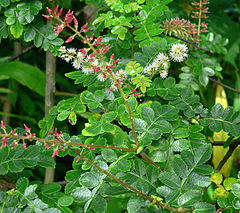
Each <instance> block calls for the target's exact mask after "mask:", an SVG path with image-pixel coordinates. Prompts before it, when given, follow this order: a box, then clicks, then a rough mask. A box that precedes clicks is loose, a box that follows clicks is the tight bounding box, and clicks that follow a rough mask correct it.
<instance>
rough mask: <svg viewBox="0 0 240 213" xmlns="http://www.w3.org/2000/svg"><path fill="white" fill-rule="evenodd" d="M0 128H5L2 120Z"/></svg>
mask: <svg viewBox="0 0 240 213" xmlns="http://www.w3.org/2000/svg"><path fill="white" fill-rule="evenodd" d="M1 128H2V129H6V127H5V124H4V121H3V120H1Z"/></svg>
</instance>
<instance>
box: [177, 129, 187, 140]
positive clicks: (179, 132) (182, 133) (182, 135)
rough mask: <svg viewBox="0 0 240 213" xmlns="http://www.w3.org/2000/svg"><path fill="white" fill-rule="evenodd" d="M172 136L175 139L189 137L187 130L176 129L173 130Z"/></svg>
mask: <svg viewBox="0 0 240 213" xmlns="http://www.w3.org/2000/svg"><path fill="white" fill-rule="evenodd" d="M173 136H174V138H176V139H179V138H186V137H188V136H189V133H188V129H187V128H177V129H175V130H173Z"/></svg>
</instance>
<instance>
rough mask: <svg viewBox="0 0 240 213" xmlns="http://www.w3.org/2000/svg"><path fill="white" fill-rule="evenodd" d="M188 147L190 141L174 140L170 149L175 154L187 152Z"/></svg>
mask: <svg viewBox="0 0 240 213" xmlns="http://www.w3.org/2000/svg"><path fill="white" fill-rule="evenodd" d="M189 147H190V141H189V140H186V139H178V140H175V141H174V142H173V144H172V149H173V151H175V152H182V151H183V150H188V148H189Z"/></svg>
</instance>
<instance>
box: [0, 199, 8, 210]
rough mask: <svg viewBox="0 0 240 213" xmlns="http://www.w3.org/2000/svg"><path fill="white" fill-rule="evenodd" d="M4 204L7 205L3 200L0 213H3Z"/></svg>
mask: <svg viewBox="0 0 240 213" xmlns="http://www.w3.org/2000/svg"><path fill="white" fill-rule="evenodd" d="M6 203H7V199H5V200H4V201H3V205H2V208H1V213H3V210H4V206H5V205H6Z"/></svg>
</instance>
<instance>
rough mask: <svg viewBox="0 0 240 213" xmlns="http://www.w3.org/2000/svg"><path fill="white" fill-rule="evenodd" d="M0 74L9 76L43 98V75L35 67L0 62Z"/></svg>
mask: <svg viewBox="0 0 240 213" xmlns="http://www.w3.org/2000/svg"><path fill="white" fill-rule="evenodd" d="M0 74H2V75H6V76H9V77H10V78H13V79H15V80H16V81H18V82H19V83H21V84H23V85H25V86H27V87H28V88H29V89H32V90H34V91H36V92H37V93H38V94H40V95H42V96H44V93H45V74H44V73H43V72H42V71H41V70H39V69H38V68H37V67H35V66H32V65H29V64H27V63H23V62H20V61H13V62H0Z"/></svg>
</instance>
